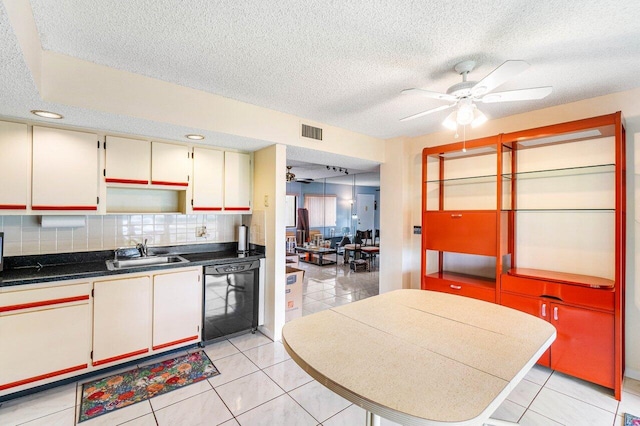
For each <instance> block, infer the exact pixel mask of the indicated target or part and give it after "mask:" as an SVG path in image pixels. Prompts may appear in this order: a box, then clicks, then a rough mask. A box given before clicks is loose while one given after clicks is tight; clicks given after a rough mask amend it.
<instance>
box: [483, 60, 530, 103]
mask: <svg viewBox="0 0 640 426" xmlns="http://www.w3.org/2000/svg"><path fill="white" fill-rule="evenodd" d="M527 68H529V64H528V63H527V62H525V61H506V62H505V63H503V64H502V65H500V66H499V67H498V68H496V69H495V70H493V71H491V73H490V74H489V75H488V76H486V77H485V78H483V79H482V80H480V81H479V82H478V83H476V85H475V86H473V87H472V88H471V93H472V94H473V95H474V96H482V95H484V94H485V93H488V92H490V91H492V90H493V89H495V88H496V87H498V86H500V85H501V84H502V83H504V82H505V81H507V80H509V79H511V78H513V77H515V76H516V75H518V74H520V73H521V72H522V71H524V70H526V69H527Z"/></svg>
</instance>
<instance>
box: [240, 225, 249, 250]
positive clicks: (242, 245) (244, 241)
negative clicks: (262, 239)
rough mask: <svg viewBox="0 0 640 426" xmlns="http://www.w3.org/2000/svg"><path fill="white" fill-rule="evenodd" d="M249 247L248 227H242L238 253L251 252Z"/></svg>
mask: <svg viewBox="0 0 640 426" xmlns="http://www.w3.org/2000/svg"><path fill="white" fill-rule="evenodd" d="M247 246H248V244H247V227H246V226H245V225H240V226H239V227H238V253H244V252H246V251H247V250H249V249H248V247H247Z"/></svg>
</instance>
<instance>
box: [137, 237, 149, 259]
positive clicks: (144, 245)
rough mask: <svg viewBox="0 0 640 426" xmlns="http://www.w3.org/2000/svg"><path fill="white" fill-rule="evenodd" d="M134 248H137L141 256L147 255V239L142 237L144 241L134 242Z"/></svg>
mask: <svg viewBox="0 0 640 426" xmlns="http://www.w3.org/2000/svg"><path fill="white" fill-rule="evenodd" d="M136 248H137V249H138V251H139V252H140V255H141V256H142V257H147V253H148V252H147V239H146V238H145V239H144V243H138V244H136Z"/></svg>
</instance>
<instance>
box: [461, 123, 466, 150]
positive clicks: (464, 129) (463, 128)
mask: <svg viewBox="0 0 640 426" xmlns="http://www.w3.org/2000/svg"><path fill="white" fill-rule="evenodd" d="M466 143H467V125H466V124H465V125H464V126H462V152H467V146H466Z"/></svg>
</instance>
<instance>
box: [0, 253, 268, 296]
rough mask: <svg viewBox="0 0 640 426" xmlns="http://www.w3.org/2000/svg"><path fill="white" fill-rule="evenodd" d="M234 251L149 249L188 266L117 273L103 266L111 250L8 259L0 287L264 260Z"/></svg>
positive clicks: (257, 255) (258, 254) (170, 266)
mask: <svg viewBox="0 0 640 426" xmlns="http://www.w3.org/2000/svg"><path fill="white" fill-rule="evenodd" d="M236 247H237V246H236V243H213V244H192V245H182V246H166V247H149V255H163V254H177V255H180V256H182V257H184V258H185V259H187V260H188V261H189V263H174V264H167V265H155V266H153V265H150V266H140V267H136V268H128V269H121V270H117V271H110V270H108V269H107V265H106V263H105V262H106V260H108V259H113V257H114V253H113V250H103V251H93V252H80V253H61V254H45V255H34V256H14V257H7V258H5V267H4V271H3V272H0V287H6V286H17V285H25V284H35V283H42V282H49V281H62V280H72V279H82V278H97V277H102V276H109V275H120V274H131V273H137V272H146V271H157V270H162V269H174V268H184V267H188V266H202V265H216V264H221V263H232V262H242V261H246V260H256V259H261V258H263V257H264V248H263V247H260V246H252V247H251V251H249V253H247V254H241V255H239V254H238V253H237V251H236Z"/></svg>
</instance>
